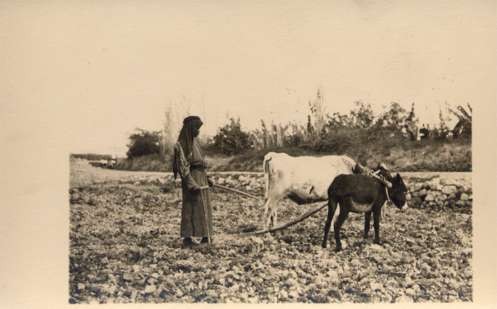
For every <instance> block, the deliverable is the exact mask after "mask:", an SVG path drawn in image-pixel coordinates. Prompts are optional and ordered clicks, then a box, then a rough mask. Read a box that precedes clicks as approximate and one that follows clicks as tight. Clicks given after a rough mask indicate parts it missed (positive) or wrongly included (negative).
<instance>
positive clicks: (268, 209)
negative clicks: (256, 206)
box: [262, 198, 273, 228]
mask: <svg viewBox="0 0 497 309" xmlns="http://www.w3.org/2000/svg"><path fill="white" fill-rule="evenodd" d="M271 204H272V200H271V198H268V199H267V200H266V203H265V204H264V215H263V216H262V221H263V222H264V227H265V228H269V225H270V223H271V213H272V211H273V210H272V207H271Z"/></svg>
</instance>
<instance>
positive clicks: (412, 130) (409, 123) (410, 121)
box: [404, 103, 419, 141]
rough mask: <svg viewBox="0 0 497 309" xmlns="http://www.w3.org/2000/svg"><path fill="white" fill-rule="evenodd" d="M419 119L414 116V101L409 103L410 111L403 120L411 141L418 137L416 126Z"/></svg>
mask: <svg viewBox="0 0 497 309" xmlns="http://www.w3.org/2000/svg"><path fill="white" fill-rule="evenodd" d="M418 123H419V119H418V118H417V117H416V113H415V111H414V103H412V105H411V111H410V112H409V114H408V115H407V117H406V120H405V126H404V127H405V129H406V131H407V133H408V134H409V138H410V139H411V140H412V141H416V140H418V137H419V127H418Z"/></svg>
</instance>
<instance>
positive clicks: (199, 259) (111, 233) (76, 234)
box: [69, 162, 473, 303]
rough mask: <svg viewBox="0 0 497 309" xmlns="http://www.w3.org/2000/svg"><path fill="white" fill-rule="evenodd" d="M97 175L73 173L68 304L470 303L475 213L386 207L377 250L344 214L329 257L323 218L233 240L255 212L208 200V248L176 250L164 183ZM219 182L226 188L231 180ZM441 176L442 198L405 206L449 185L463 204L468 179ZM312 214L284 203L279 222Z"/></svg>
mask: <svg viewBox="0 0 497 309" xmlns="http://www.w3.org/2000/svg"><path fill="white" fill-rule="evenodd" d="M73 163H74V162H73ZM73 165H74V166H73ZM112 172H115V171H112ZM103 173H106V172H105V171H99V170H97V169H95V170H93V168H89V167H87V166H85V165H84V164H79V165H78V164H72V166H71V189H70V265H69V266H70V272H69V273H70V278H69V282H70V291H69V292H70V296H69V297H70V298H69V301H70V302H71V303H90V302H100V303H110V302H113V303H131V302H152V303H157V302H187V303H189V302H212V303H217V302H244V303H269V302H271V303H274V302H312V303H323V302H325V303H327V302H428V301H429V302H431V301H436V302H454V301H471V300H472V295H473V293H472V287H473V280H472V266H471V265H472V217H471V216H472V214H471V211H470V209H471V207H472V203H469V202H466V203H464V204H461V205H456V204H457V203H455V204H454V205H453V207H452V206H450V207H429V206H428V205H430V204H429V203H427V204H426V205H427V207H423V206H421V205H422V204H423V202H424V201H425V200H426V196H428V194H427V195H425V199H423V200H421V202H420V203H419V204H418V205H420V207H416V206H414V207H412V208H410V209H407V210H406V211H403V212H401V211H397V210H396V209H394V208H386V209H385V216H384V218H383V221H382V223H381V236H382V239H383V241H384V243H383V244H382V245H375V244H373V243H372V239H371V238H370V239H366V240H364V239H363V238H362V229H363V220H364V219H363V216H361V215H358V214H351V215H350V216H349V218H348V220H347V221H346V222H345V224H344V227H343V236H342V237H343V241H342V242H343V244H344V250H343V251H341V252H339V253H335V252H334V241H333V239H332V237H331V240H330V246H329V248H327V249H322V248H321V247H320V243H321V241H322V236H323V231H322V230H323V226H324V220H325V215H326V209H323V210H321V211H320V212H319V213H317V214H316V215H314V216H312V217H310V218H309V219H307V220H305V221H304V222H302V223H299V224H297V225H295V226H292V227H290V228H288V229H287V230H284V231H281V232H278V233H276V234H273V235H269V234H268V235H264V236H251V237H246V236H244V237H240V236H238V235H236V234H234V233H236V232H238V231H241V230H243V229H247V228H249V227H254V226H258V225H259V223H260V222H261V218H260V215H261V213H262V205H260V203H259V202H257V201H255V200H252V199H247V198H244V197H240V196H236V195H233V194H231V193H226V192H221V191H217V190H213V191H212V203H213V207H214V215H215V217H214V228H215V243H214V245H213V246H211V247H199V248H194V249H182V248H181V242H180V239H179V220H180V200H179V194H178V193H179V192H178V191H177V190H175V186H174V185H171V183H172V182H171V181H169V180H167V178H165V176H164V175H160V174H155V173H154V174H136V173H119V172H115V173H119V175H117V174H114V173H110V174H108V175H103ZM436 175H438V174H436ZM436 175H435V176H436ZM231 176H232V179H235V176H233V175H231ZM242 176H243V177H245V178H246V179H245V180H244V178H242V180H240V176H238V178H237V179H236V183H244V182H245V184H242V186H243V187H240V189H243V190H248V191H251V192H253V193H255V194H259V195H260V194H262V193H261V192H262V191H261V187H260V186H259V185H257V184H256V183H255V182H260V181H261V179H260V176H258V175H251V174H244V175H242ZM432 176H434V175H427V174H422V175H413V177H418V178H419V177H432ZM251 177H253V178H254V179H255V180H253V181H255V182H253V181H251V180H250V179H251ZM221 178H222V179H225V185H230V181H231V180H229V178H228V176H227V175H224V176H223V177H221V176H219V177H218V179H216V181H218V182H219V181H220V179H221ZM435 178H436V177H435ZM435 178H433V179H435ZM438 178H439V179H440V182H441V183H442V184H440V183H438V184H439V185H440V187H439V188H438V189H440V190H436V189H437V187H435V185H436V182H437V180H435V184H434V186H433V188H432V186H431V185H430V186H429V187H425V186H422V187H420V188H419V190H412V189H411V191H412V192H413V193H412V195H413V197H412V199H413V200H414V199H416V198H417V197H419V194H417V193H415V192H419V191H420V190H423V189H424V190H427V191H429V192H431V191H433V192H435V191H436V192H442V193H441V194H446V193H444V192H443V188H444V187H445V186H446V184H447V183H448V182H447V179H456V183H458V184H460V183H464V185H461V186H460V188H459V187H457V185H456V186H455V188H456V189H457V190H458V191H457V192H460V191H461V190H462V191H464V190H466V191H464V192H462V193H461V194H460V195H459V200H461V196H462V194H463V193H464V194H468V193H467V192H469V191H468V190H469V188H470V185H469V186H467V185H466V184H467V180H468V177H462V178H460V177H452V176H451V177H444V176H440V175H439V177H438ZM413 179H414V178H413ZM442 179H443V180H442ZM461 179H463V180H461ZM416 183H418V182H416ZM469 183H470V182H469ZM247 186H249V187H247ZM411 187H412V185H411ZM458 188H459V189H458ZM446 191H447V190H446ZM450 194H452V192H448V191H447V196H450ZM469 196H470V195H469V194H468V200H467V201H471V199H469ZM454 198H455V199H458V198H457V195H456V196H454ZM440 199H442V198H441V197H438V199H437V198H435V199H434V201H435V202H434V203H435V204H436V203H438V202H437V201H438V200H440ZM428 202H430V203H431V202H432V201H428ZM443 202H444V201H443V200H442V204H443ZM437 205H438V204H437ZM315 206H316V205H315V204H314V205H306V206H296V205H293V204H292V203H291V202H288V201H284V202H283V203H282V204H281V207H280V212H279V216H278V218H279V221H280V222H286V221H289V220H291V219H292V218H295V217H296V216H298V215H300V214H302V213H304V212H306V211H307V210H309V209H311V208H313V207H315ZM446 206H448V204H447V205H446ZM421 207H423V208H421ZM371 235H372V231H371Z"/></svg>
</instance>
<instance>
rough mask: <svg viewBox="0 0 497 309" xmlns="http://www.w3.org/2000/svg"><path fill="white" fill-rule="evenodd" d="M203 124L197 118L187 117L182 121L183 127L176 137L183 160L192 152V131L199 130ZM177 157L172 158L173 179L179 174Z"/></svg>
mask: <svg viewBox="0 0 497 309" xmlns="http://www.w3.org/2000/svg"><path fill="white" fill-rule="evenodd" d="M202 124H203V122H202V120H200V117H198V116H188V117H186V118H185V119H184V120H183V127H182V128H181V131H180V133H179V136H178V143H179V144H180V145H181V148H182V150H183V153H184V155H185V158H189V157H190V155H191V154H192V151H193V138H194V136H193V130H194V129H197V130H198V129H200V127H201V126H202ZM179 164H181V162H178V156H177V155H175V156H174V158H173V173H174V178H176V175H177V174H178V172H179Z"/></svg>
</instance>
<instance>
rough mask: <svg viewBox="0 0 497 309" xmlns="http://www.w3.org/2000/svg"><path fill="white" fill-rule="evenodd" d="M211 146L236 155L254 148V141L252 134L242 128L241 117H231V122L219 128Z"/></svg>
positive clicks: (221, 151)
mask: <svg viewBox="0 0 497 309" xmlns="http://www.w3.org/2000/svg"><path fill="white" fill-rule="evenodd" d="M209 148H211V149H212V148H215V149H216V150H217V151H219V152H220V153H223V154H226V155H235V154H240V153H242V152H244V151H247V150H250V149H252V148H253V141H252V140H251V138H250V135H249V134H248V133H247V132H244V131H243V130H242V127H241V125H240V118H238V119H236V120H235V119H234V118H230V120H229V122H228V123H227V124H226V125H224V126H223V127H221V128H220V129H219V130H218V132H217V134H216V135H215V136H214V138H213V141H212V145H211V146H209Z"/></svg>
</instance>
